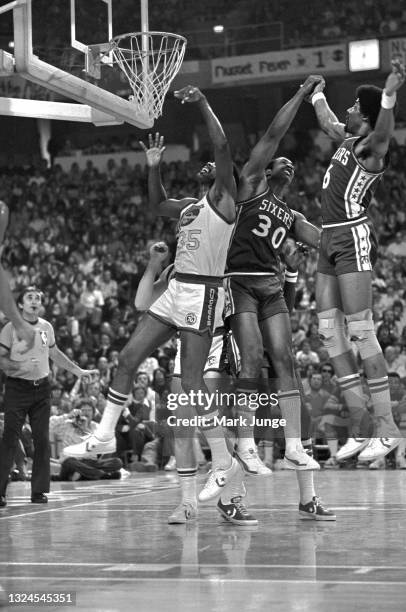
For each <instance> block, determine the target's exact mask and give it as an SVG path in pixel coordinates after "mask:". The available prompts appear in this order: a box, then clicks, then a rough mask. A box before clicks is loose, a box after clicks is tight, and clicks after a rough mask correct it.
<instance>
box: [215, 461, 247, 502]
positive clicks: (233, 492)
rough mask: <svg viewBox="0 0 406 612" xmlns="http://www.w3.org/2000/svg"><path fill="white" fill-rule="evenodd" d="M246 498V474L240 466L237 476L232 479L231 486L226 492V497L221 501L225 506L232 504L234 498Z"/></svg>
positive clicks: (223, 496) (222, 497)
mask: <svg viewBox="0 0 406 612" xmlns="http://www.w3.org/2000/svg"><path fill="white" fill-rule="evenodd" d="M244 496H245V490H244V472H243V471H242V469H241V466H240V465H238V470H237V472H236V474H235V475H234V476H233V477H232V479H231V481H230V484H229V485H228V486H227V488H226V490H225V491H224V495H222V496H221V501H222V502H223V504H230V503H231V500H232V499H233V498H234V497H244Z"/></svg>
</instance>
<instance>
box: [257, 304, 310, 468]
mask: <svg viewBox="0 0 406 612" xmlns="http://www.w3.org/2000/svg"><path fill="white" fill-rule="evenodd" d="M260 325H261V332H262V337H263V341H264V346H265V348H266V350H267V351H268V354H269V355H270V356H271V358H272V365H273V367H274V370H275V374H276V378H277V388H278V395H279V406H280V410H281V414H282V418H283V419H284V420H285V421H286V425H285V444H286V450H285V465H286V467H287V468H289V469H299V470H309V469H310V470H314V469H319V467H320V466H319V464H318V463H317V462H316V461H315V460H314V459H313V458H312V457H310V456H309V455H307V454H306V453H305V451H304V449H303V446H302V443H301V439H300V438H301V426H300V403H301V402H300V392H299V389H298V384H297V381H296V375H295V368H294V360H293V353H292V331H291V327H290V318H289V313H288V312H287V309H286V312H278V313H277V314H273V315H272V316H268V317H266V318H264V319H263V320H262V321H261V322H260Z"/></svg>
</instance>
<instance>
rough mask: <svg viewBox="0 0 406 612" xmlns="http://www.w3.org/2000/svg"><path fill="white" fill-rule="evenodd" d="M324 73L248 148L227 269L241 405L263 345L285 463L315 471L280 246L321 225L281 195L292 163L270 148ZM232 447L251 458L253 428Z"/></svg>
mask: <svg viewBox="0 0 406 612" xmlns="http://www.w3.org/2000/svg"><path fill="white" fill-rule="evenodd" d="M321 80H322V78H321V77H317V76H316V77H315V76H310V77H308V78H307V80H306V82H305V83H304V84H303V85H302V86H301V87H300V88H299V90H298V91H297V92H296V94H295V95H294V96H293V98H291V100H289V101H288V102H287V103H286V104H285V105H284V106H283V107H282V108H281V109H280V111H279V112H278V113H277V115H276V116H275V118H274V120H273V121H272V123H271V125H270V126H269V127H268V129H267V131H266V132H265V134H264V136H263V137H262V138H261V139H260V140H259V142H258V143H257V144H256V146H255V147H254V148H253V150H252V151H251V154H250V157H249V160H248V162H247V163H246V164H245V166H244V167H243V169H242V172H241V176H240V183H239V188H238V195H237V204H238V206H237V222H236V226H235V231H234V235H233V239H232V242H231V245H230V249H229V253H228V258H227V268H226V274H227V276H228V292H229V299H230V302H231V308H232V313H231V328H232V332H233V335H234V338H235V340H236V342H237V345H238V347H239V350H240V353H241V372H240V377H239V382H238V385H237V391H238V393H239V394H241V395H242V396H243V395H244V394H245V396H246V403H245V406H242V405H240V407H239V412H240V413H241V415H242V416H243V415H244V413H245V416H247V413H252V412H253V409H254V406H250V402H249V396H250V394H251V393H252V392H255V391H256V390H257V380H258V377H259V374H260V369H261V363H262V355H263V346H264V347H265V348H266V349H267V351H268V353H269V354H270V355H271V357H272V361H273V364H274V367H275V371H276V374H277V377H278V391H279V405H280V409H281V413H282V417H283V419H285V420H286V426H285V439H286V452H285V465H286V467H287V468H288V469H298V470H314V469H318V468H319V465H318V463H317V462H316V461H314V459H313V458H312V457H310V456H309V455H307V454H306V452H305V450H304V449H303V446H302V443H301V440H300V394H299V390H298V385H297V382H296V378H295V371H294V363H293V354H292V332H291V327H290V318H289V313H288V309H287V307H286V303H285V301H284V298H283V293H282V287H281V281H280V278H279V270H280V252H281V249H282V247H283V244H284V241H285V240H286V238H287V236H288V233H289V232H291V233H292V234H293V236H294V237H295V238H296V239H297V240H298V241H300V242H304V243H307V244H309V245H311V246H318V242H319V234H320V231H319V230H318V229H317V228H316V227H314V226H313V225H311V224H310V223H308V222H307V221H306V220H305V218H304V217H303V215H300V214H299V213H296V212H294V211H292V210H291V209H290V208H289V206H288V205H287V204H286V202H285V201H284V199H283V198H284V195H285V192H286V189H287V187H288V186H289V184H290V182H291V181H292V179H293V175H294V169H293V164H292V162H291V161H290V160H289V159H286V158H285V157H279V158H277V159H274V155H275V152H276V150H277V148H278V145H279V142H280V141H281V139H282V138H283V136H284V135H285V133H286V131H287V130H288V128H289V126H290V124H291V123H292V121H293V119H294V117H295V115H296V113H297V111H298V109H299V107H300V105H301V103H302V101H303V100H304V99H305V97H306V96H307V95H308V94H309V93H312V91H313V89H314V87H315V86H316V85H317V84H318V83H319V82H320V81H321ZM240 404H242V402H241V403H240ZM236 453H237V456H238V458H239V460H240V462H241V463H242V464H244V463H245V464H248V463H253V461H252V458H254V457H255V456H256V450H255V445H254V441H253V431H245V432H241V435H239V441H238V445H237V449H236ZM251 471H252V470H251Z"/></svg>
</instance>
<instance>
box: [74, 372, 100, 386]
mask: <svg viewBox="0 0 406 612" xmlns="http://www.w3.org/2000/svg"><path fill="white" fill-rule="evenodd" d="M79 377H80V378H81V380H82V381H83V382H85V383H89V384H90V383H93V382H95V381H96V380H98V378H99V377H100V372H99V370H81V371H80V373H79Z"/></svg>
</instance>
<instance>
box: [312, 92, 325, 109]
mask: <svg viewBox="0 0 406 612" xmlns="http://www.w3.org/2000/svg"><path fill="white" fill-rule="evenodd" d="M317 100H326V96H325V95H324V93H323V92H322V91H318V92H317V93H315V94H313V95H312V104H313V106H314V105H315V104H316V102H317Z"/></svg>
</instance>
